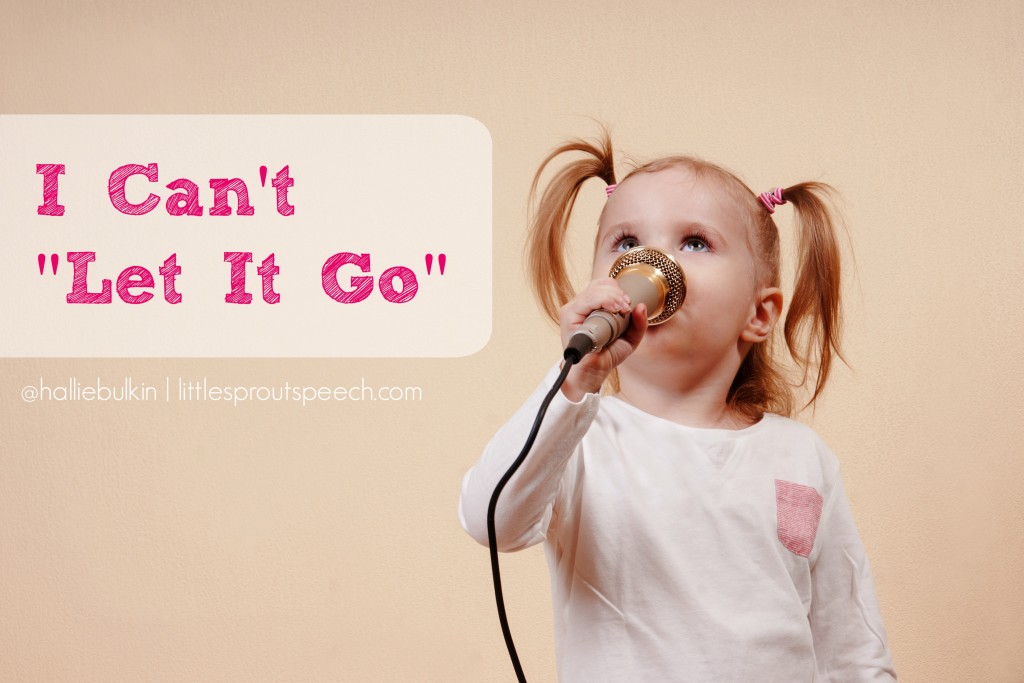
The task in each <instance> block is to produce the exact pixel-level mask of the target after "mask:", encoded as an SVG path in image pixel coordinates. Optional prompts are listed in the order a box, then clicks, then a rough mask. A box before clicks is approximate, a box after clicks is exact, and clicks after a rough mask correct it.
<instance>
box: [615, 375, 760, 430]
mask: <svg viewBox="0 0 1024 683" xmlns="http://www.w3.org/2000/svg"><path fill="white" fill-rule="evenodd" d="M681 379H682V378H678V377H671V376H666V375H665V374H663V373H660V374H659V373H656V372H650V371H647V372H645V371H643V370H636V369H633V368H629V369H627V368H624V367H623V366H619V391H618V393H616V394H615V396H616V398H618V399H620V400H622V401H625V402H626V403H629V404H630V405H632V406H634V407H636V408H639V409H640V410H642V411H644V412H645V413H650V414H651V415H654V416H656V417H660V418H662V419H665V420H669V421H671V422H676V423H678V424H681V425H686V426H688V427H700V428H706V429H743V428H745V427H749V426H750V425H752V424H753V423H754V422H756V420H752V419H751V418H749V417H747V416H746V415H743V414H741V413H739V412H737V411H736V410H735V409H733V408H732V407H730V406H729V404H728V403H727V402H726V398H727V397H728V393H729V385H728V384H723V382H722V381H720V380H716V379H715V378H714V377H713V376H712V377H705V378H701V379H699V380H697V381H689V382H686V381H681Z"/></svg>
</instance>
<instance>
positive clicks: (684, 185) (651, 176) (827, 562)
mask: <svg viewBox="0 0 1024 683" xmlns="http://www.w3.org/2000/svg"><path fill="white" fill-rule="evenodd" d="M565 152H577V153H582V154H583V155H584V158H583V159H580V160H578V161H575V162H573V163H569V164H568V165H566V166H565V167H564V168H563V169H562V170H561V171H560V172H559V173H558V174H557V175H555V176H554V178H553V179H552V180H551V182H550V184H549V185H548V187H547V188H546V190H545V191H544V193H543V196H542V198H541V200H540V204H539V209H538V212H537V215H536V217H535V219H534V220H533V224H532V230H531V235H530V244H529V260H530V268H531V271H532V279H533V282H534V284H535V286H536V289H537V291H538V293H539V297H540V300H541V303H542V304H543V306H544V308H545V310H546V311H547V313H548V314H549V315H551V316H552V317H553V318H555V319H556V320H557V321H558V323H559V325H560V328H561V336H562V343H563V347H564V345H565V344H567V343H568V341H569V338H570V337H571V335H572V333H573V331H574V330H575V329H576V328H577V327H579V325H580V324H581V323H582V322H583V320H584V319H585V318H586V317H587V315H588V314H590V313H591V312H592V311H594V310H596V309H605V310H609V311H618V312H623V313H626V312H629V311H630V309H631V308H632V313H631V317H630V321H631V324H630V327H629V329H628V330H627V332H626V333H625V334H624V335H623V336H622V337H621V338H619V339H617V340H616V341H614V342H613V343H611V344H610V345H608V346H607V347H606V348H605V349H603V350H601V351H600V352H596V353H591V354H589V355H587V356H585V357H584V359H583V361H582V362H580V363H579V364H578V365H577V366H575V367H574V368H573V369H572V370H571V371H570V373H569V375H568V379H567V380H566V381H565V384H563V386H562V389H561V392H560V394H559V395H556V397H555V398H554V400H553V402H552V403H551V405H550V407H549V409H548V412H547V416H546V418H545V421H544V423H543V426H542V428H541V430H540V432H539V434H538V436H537V439H536V442H535V443H534V446H533V448H532V450H531V452H530V455H529V457H527V459H526V461H525V462H524V464H523V465H522V467H521V468H520V469H519V470H518V471H517V472H516V474H515V475H514V476H513V477H512V479H511V480H510V481H509V482H508V485H507V486H506V487H505V489H504V491H503V492H502V494H501V498H500V499H499V501H498V506H497V511H496V514H495V523H496V529H497V539H498V547H499V549H500V550H502V551H514V550H521V549H523V548H526V547H527V546H530V545H533V544H535V543H538V542H540V541H544V546H545V551H546V555H547V558H548V563H549V569H550V573H551V583H552V593H553V601H554V615H555V636H556V648H557V658H558V672H559V680H560V681H562V683H574V682H578V683H600V682H602V681H608V682H612V681H614V682H616V683H619V682H624V681H644V682H651V683H664V682H668V681H709V682H714V683H725V682H732V681H735V682H737V683H771V682H776V681H777V682H778V683H796V682H804V681H806V682H808V683H810V682H811V681H815V682H817V681H834V682H841V683H853V682H860V681H891V680H895V673H894V671H893V665H892V661H891V656H890V652H889V648H888V645H887V642H886V635H885V630H884V628H883V626H882V620H881V618H880V615H879V609H878V602H877V600H876V597H875V591H874V587H873V583H872V579H871V573H870V570H869V567H868V560H867V557H866V556H865V553H864V548H863V546H862V544H861V541H860V539H859V537H858V535H857V530H856V528H855V526H854V522H853V518H852V516H851V514H850V508H849V504H848V502H847V498H846V494H845V493H844V491H843V484H842V479H841V478H840V474H839V465H838V462H837V460H836V458H835V456H834V455H833V454H832V453H831V452H830V451H829V450H828V448H827V447H826V446H825V445H824V443H822V441H821V440H820V439H819V438H818V437H817V435H816V434H815V433H814V432H813V431H811V430H810V429H809V428H807V427H805V426H804V425H802V424H801V423H799V422H796V421H794V420H792V419H790V417H789V416H790V415H792V413H793V408H794V397H793V396H792V393H791V383H790V382H788V381H787V378H786V376H785V373H784V372H783V369H782V368H780V367H779V365H778V364H777V354H773V351H772V339H773V336H774V330H775V327H776V322H777V321H778V320H779V318H780V315H781V313H782V309H783V300H782V293H781V291H780V289H779V287H780V281H779V270H780V264H779V236H778V229H777V227H776V225H775V221H774V220H773V216H772V214H773V213H774V211H775V209H776V207H777V206H779V205H782V204H789V205H792V207H793V208H794V209H795V211H796V216H797V219H798V220H797V222H798V224H799V226H800V227H799V232H800V247H799V263H798V264H797V269H796V285H795V289H794V293H793V300H792V302H791V303H790V304H789V310H788V313H787V314H786V316H785V323H784V325H783V328H784V330H783V331H784V335H783V336H784V339H785V343H786V348H787V349H788V350H789V352H790V353H791V354H792V356H793V358H794V359H795V361H796V363H797V365H798V366H799V367H800V369H801V373H800V376H801V377H802V380H803V382H805V383H806V382H808V380H812V381H810V386H811V387H813V389H812V390H811V392H810V393H811V399H810V400H811V402H812V403H813V401H814V400H815V399H817V397H818V396H819V394H820V393H821V391H822V390H823V388H824V386H825V383H826V380H827V379H828V375H829V368H830V364H831V361H832V358H833V356H834V355H835V356H838V355H839V322H840V297H839V290H840V280H839V271H840V269H839V250H838V247H837V242H836V236H835V228H834V220H833V217H832V214H831V212H830V210H829V208H828V205H827V202H826V199H827V195H828V194H829V191H830V190H831V188H829V187H828V186H826V185H822V184H819V183H803V184H799V185H794V186H792V187H787V188H785V189H779V190H775V191H773V192H770V193H765V194H762V195H760V196H759V195H756V194H754V193H753V192H752V191H751V190H750V189H749V188H748V187H747V186H746V185H745V184H744V183H743V182H742V181H741V180H739V179H738V178H737V177H736V176H734V175H733V174H731V173H729V172H728V171H726V170H724V169H722V168H720V167H718V166H715V165H713V164H709V163H707V162H704V161H700V160H697V159H693V158H689V157H667V158H663V159H659V160H657V161H653V162H651V163H648V164H646V165H644V166H641V167H639V168H637V169H636V170H634V171H633V172H632V173H629V174H628V175H627V176H626V177H625V178H624V179H623V180H622V181H621V182H618V184H617V185H616V179H615V175H614V167H613V159H612V151H611V142H610V140H609V139H608V138H607V136H605V137H604V139H603V140H601V141H600V143H599V144H597V145H594V144H590V143H588V142H586V141H582V140H578V141H574V142H572V143H569V144H567V145H564V146H562V147H560V148H558V149H556V150H555V151H554V152H553V153H552V154H551V155H550V156H548V158H547V159H546V160H545V161H544V162H543V164H542V165H541V167H540V169H539V170H538V171H537V175H536V177H535V178H534V192H536V188H537V184H538V182H539V178H540V176H541V172H542V171H543V170H544V168H545V167H546V166H547V165H548V164H549V163H550V162H551V161H552V160H554V159H555V158H556V157H559V156H561V155H562V154H563V153H565ZM592 177H598V178H600V179H602V180H603V181H604V182H605V183H607V185H608V201H607V204H606V206H605V208H604V210H603V212H602V214H601V218H600V221H599V225H598V232H597V239H596V241H595V252H594V266H593V278H594V279H593V280H592V281H591V282H590V284H589V285H588V286H587V287H586V288H585V289H583V291H581V292H579V293H578V294H573V292H572V288H571V286H570V284H569V281H568V277H567V273H566V267H565V264H564V254H563V245H564V242H565V233H566V228H567V225H568V222H569V216H570V213H571V211H572V207H573V204H574V202H575V199H576V195H577V192H578V191H579V188H580V186H581V185H582V183H583V182H584V181H586V180H587V179H589V178H592ZM639 245H643V246H647V247H653V248H657V249H660V250H662V251H663V252H665V253H667V254H669V255H671V256H673V257H674V258H675V259H676V261H677V262H678V263H679V265H680V266H681V267H682V270H683V272H684V274H685V277H686V285H687V289H686V296H685V300H684V301H683V304H682V306H681V307H680V308H679V310H678V311H677V312H676V313H675V315H673V316H672V317H671V318H669V319H668V320H667V321H665V322H664V323H663V324H660V325H657V326H648V325H647V321H646V310H645V308H644V305H643V304H642V303H641V304H639V305H637V306H636V307H635V308H633V307H632V306H631V302H630V301H629V300H628V297H627V295H626V294H625V293H624V292H623V291H622V289H621V288H620V287H619V286H618V285H617V284H616V282H615V281H614V280H612V279H611V278H608V277H606V275H607V273H608V272H609V268H610V267H611V266H612V264H613V263H614V262H615V260H616V258H617V257H618V256H619V255H620V254H621V253H622V252H624V251H625V250H628V249H630V248H632V247H635V246H639ZM557 373H558V368H553V369H552V370H551V371H550V372H549V373H548V376H547V377H546V378H545V379H544V381H542V382H541V384H540V386H539V387H538V389H537V390H536V391H535V392H534V394H533V395H532V396H531V397H530V398H529V399H528V400H527V401H526V403H525V404H524V405H523V406H522V408H521V409H520V410H519V411H518V412H517V413H516V414H515V415H514V416H513V417H512V419H511V420H510V421H509V422H508V424H506V425H505V426H504V427H502V428H501V429H500V430H499V431H498V433H497V434H496V435H495V437H494V438H493V439H492V440H491V442H490V444H488V446H487V448H486V449H485V451H484V453H483V455H482V457H481V459H480V461H479V462H478V463H477V464H476V465H475V466H474V467H473V469H471V470H470V471H469V472H468V473H467V474H466V477H465V479H464V481H463V489H462V497H461V500H460V506H459V517H460V520H461V522H462V525H463V527H464V528H465V529H466V530H467V531H468V532H469V533H470V534H471V535H472V536H473V537H474V538H475V539H477V540H478V541H479V542H480V543H483V544H485V545H486V544H487V531H486V517H487V505H488V501H489V499H490V496H491V493H492V491H493V490H494V487H495V485H496V483H497V482H498V480H499V479H500V477H501V476H502V475H503V474H504V473H505V471H506V470H507V469H508V467H509V465H510V464H511V463H512V462H513V461H514V460H515V458H516V456H517V455H518V453H519V451H520V449H521V448H522V445H523V443H524V442H525V440H526V437H527V434H528V432H529V430H530V427H531V425H532V423H533V420H534V416H535V414H536V412H537V408H538V406H539V404H540V402H541V400H542V398H543V396H544V394H545V393H546V392H547V390H548V389H549V388H550V386H551V384H552V382H553V381H554V378H555V375H556V374H557ZM602 388H605V389H606V392H605V393H604V394H601V393H599V392H600V391H601V390H602Z"/></svg>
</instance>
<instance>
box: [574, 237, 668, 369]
mask: <svg viewBox="0 0 1024 683" xmlns="http://www.w3.org/2000/svg"><path fill="white" fill-rule="evenodd" d="M608 275H609V277H613V278H615V282H616V283H617V284H618V285H619V287H621V288H622V289H623V291H625V292H626V295H627V296H628V297H629V300H630V302H632V304H633V308H636V306H638V305H639V304H641V303H644V304H647V323H648V324H649V325H659V324H661V323H663V322H665V321H666V320H668V319H669V318H671V317H672V314H674V313H675V312H676V310H678V309H679V307H680V306H681V305H682V303H683V299H685V298H686V276H685V275H683V269H682V268H680V267H679V264H678V263H676V261H675V259H673V258H672V257H671V256H669V255H668V254H666V253H665V252H663V251H660V250H658V249H654V248H653V247H633V248H632V249H630V250H629V251H627V252H625V253H623V254H622V256H620V257H619V258H618V259H617V260H616V261H615V263H614V264H612V269H611V271H610V272H609V273H608ZM631 310H632V309H631ZM628 327H629V316H628V315H625V314H623V313H612V312H610V311H605V310H597V311H594V312H593V313H591V314H590V315H589V316H587V319H586V320H584V321H583V324H582V325H580V326H579V328H577V330H576V332H574V333H573V335H572V337H571V338H570V339H569V345H568V346H566V347H565V353H564V358H565V360H566V361H568V362H569V363H571V364H576V363H579V362H580V360H582V359H583V356H585V355H587V354H588V353H590V352H592V351H600V350H601V349H603V348H604V347H605V346H607V345H608V344H610V343H612V342H613V341H615V340H616V339H618V338H619V337H621V336H622V334H623V333H624V332H625V331H626V328H628Z"/></svg>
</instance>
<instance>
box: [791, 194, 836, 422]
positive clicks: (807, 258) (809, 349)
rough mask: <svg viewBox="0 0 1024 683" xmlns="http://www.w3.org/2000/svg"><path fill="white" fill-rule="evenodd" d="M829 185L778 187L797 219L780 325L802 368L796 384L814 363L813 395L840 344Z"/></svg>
mask: <svg viewBox="0 0 1024 683" xmlns="http://www.w3.org/2000/svg"><path fill="white" fill-rule="evenodd" d="M834 192H835V190H834V189H833V188H832V187H831V186H829V185H825V184H824V183H813V182H812V183H800V184H799V185H794V186H793V187H788V188H786V189H785V190H783V196H784V197H785V199H786V201H787V202H788V203H790V204H792V205H793V207H794V208H795V209H796V213H797V219H798V220H797V222H798V224H799V233H800V234H799V246H798V250H797V253H798V260H797V268H796V283H795V285H794V289H793V297H792V301H791V303H790V305H789V312H788V313H787V314H786V321H785V324H784V326H783V330H784V336H785V339H786V346H788V347H789V351H790V354H792V356H793V359H794V360H795V361H796V363H797V365H798V366H799V367H800V369H801V370H802V371H803V377H802V379H801V382H800V385H801V386H802V385H804V384H806V382H807V379H808V376H809V374H810V372H811V369H812V368H813V367H817V378H816V379H815V382H814V393H813V394H812V395H811V398H810V400H809V401H808V402H807V405H811V404H813V403H814V402H815V400H817V398H818V396H819V395H820V394H821V392H822V390H823V389H824V388H825V383H826V382H827V381H828V376H829V372H830V371H831V368H832V359H833V357H837V358H839V359H840V360H845V359H844V358H843V353H842V349H841V346H840V333H841V328H842V315H841V310H840V308H841V307H840V304H841V301H840V290H841V283H840V273H841V269H840V256H839V243H838V239H837V234H836V233H837V221H836V218H835V217H834V216H833V214H832V212H831V211H830V210H829V203H828V201H827V200H828V199H829V198H830V197H831V195H832V194H833V193H834Z"/></svg>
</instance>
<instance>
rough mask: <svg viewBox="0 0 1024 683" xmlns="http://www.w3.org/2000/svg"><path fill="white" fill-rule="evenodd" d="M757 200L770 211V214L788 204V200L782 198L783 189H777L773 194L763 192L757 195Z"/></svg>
mask: <svg viewBox="0 0 1024 683" xmlns="http://www.w3.org/2000/svg"><path fill="white" fill-rule="evenodd" d="M757 198H758V199H760V200H761V203H762V204H764V208H766V209H768V213H775V207H776V206H780V205H782V204H785V203H786V200H785V199H783V198H782V188H781V187H776V188H775V189H774V190H772V191H771V192H762V193H761V194H759V195H757Z"/></svg>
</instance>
